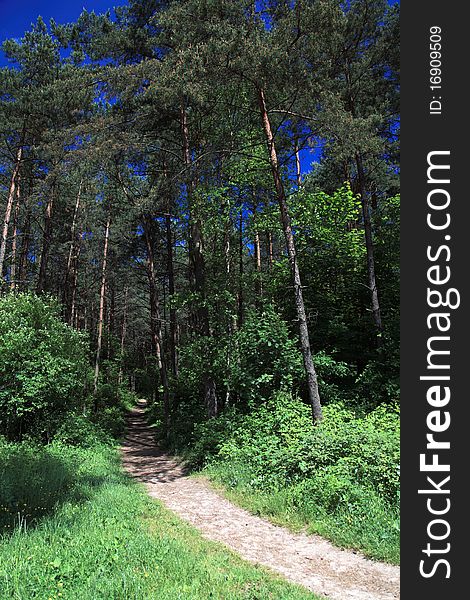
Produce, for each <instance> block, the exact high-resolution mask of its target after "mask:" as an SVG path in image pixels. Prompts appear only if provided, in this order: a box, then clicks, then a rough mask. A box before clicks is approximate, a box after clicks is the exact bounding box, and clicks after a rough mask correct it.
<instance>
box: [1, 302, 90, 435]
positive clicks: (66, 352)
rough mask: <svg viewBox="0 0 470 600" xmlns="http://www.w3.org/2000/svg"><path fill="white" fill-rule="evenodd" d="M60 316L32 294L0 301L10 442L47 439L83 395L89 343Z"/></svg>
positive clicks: (4, 422) (4, 419)
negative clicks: (23, 439)
mask: <svg viewBox="0 0 470 600" xmlns="http://www.w3.org/2000/svg"><path fill="white" fill-rule="evenodd" d="M58 312H59V309H58V306H57V304H55V303H54V302H53V301H52V300H48V299H44V298H39V297H36V296H34V295H30V294H20V295H18V296H15V295H7V296H4V297H2V298H0V381H1V383H0V431H1V432H3V433H4V434H5V435H7V436H8V437H9V438H11V439H15V438H20V437H22V436H24V435H34V436H36V437H41V436H42V437H44V436H46V437H49V436H50V434H51V433H52V431H51V429H50V427H51V424H52V423H54V422H56V421H57V418H56V417H57V415H59V414H63V413H66V412H68V411H70V410H73V408H74V407H76V406H78V403H79V401H80V398H81V397H82V396H83V393H84V383H85V378H86V376H87V373H88V371H89V367H88V364H87V344H86V338H85V336H84V335H82V334H80V333H78V332H77V331H75V330H73V329H72V328H70V327H68V326H67V325H65V324H64V323H62V322H61V320H60V319H59V316H58Z"/></svg>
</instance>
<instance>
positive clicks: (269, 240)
mask: <svg viewBox="0 0 470 600" xmlns="http://www.w3.org/2000/svg"><path fill="white" fill-rule="evenodd" d="M266 237H267V240H266V241H267V254H268V269H269V270H270V271H271V269H272V268H273V234H272V233H271V232H270V231H268V232H267V233H266Z"/></svg>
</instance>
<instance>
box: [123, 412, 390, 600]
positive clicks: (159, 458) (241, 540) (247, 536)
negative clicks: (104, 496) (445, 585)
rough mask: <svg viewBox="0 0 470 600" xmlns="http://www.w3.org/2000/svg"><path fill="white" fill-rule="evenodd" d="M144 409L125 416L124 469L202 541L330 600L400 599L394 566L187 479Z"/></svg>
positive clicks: (199, 481) (201, 481)
mask: <svg viewBox="0 0 470 600" xmlns="http://www.w3.org/2000/svg"><path fill="white" fill-rule="evenodd" d="M144 406H145V405H144V404H141V405H140V406H139V407H137V408H135V409H134V410H133V411H132V413H131V415H130V417H129V423H128V425H129V429H128V436H127V438H126V440H125V443H124V445H123V447H122V455H123V464H124V467H125V469H126V470H127V471H128V472H129V473H130V474H131V475H132V476H134V477H136V478H137V479H139V480H140V481H142V482H144V483H145V485H146V487H147V489H148V491H149V494H150V495H151V496H152V497H154V498H158V499H159V500H161V501H162V502H163V503H164V504H165V505H166V506H167V507H168V508H169V509H171V510H172V511H174V512H175V513H177V514H178V515H179V516H180V517H181V518H183V519H185V520H186V521H189V522H190V523H192V524H193V525H195V526H196V527H197V528H198V529H199V530H200V531H201V533H202V534H203V535H204V537H206V538H209V539H211V540H216V541H218V542H222V543H223V544H225V545H226V546H228V547H229V548H231V549H232V550H234V551H235V552H237V553H238V554H239V555H240V556H242V557H243V558H245V559H246V560H249V561H251V562H254V563H259V564H261V565H264V566H266V567H270V568H271V569H273V570H274V571H276V572H278V573H281V574H282V575H284V576H285V577H286V578H287V579H289V580H290V581H293V582H295V583H298V584H300V585H303V586H304V587H306V588H308V589H309V590H311V591H313V592H315V593H317V594H322V595H324V596H328V597H329V598H332V599H334V600H392V599H396V598H399V568H398V567H395V566H392V565H387V564H384V563H378V562H373V561H371V560H368V559H366V558H364V557H362V556H361V555H359V554H355V553H354V552H352V551H348V550H340V549H338V548H336V547H334V546H333V545H332V544H330V543H329V542H327V541H326V540H324V539H323V538H320V537H318V536H310V535H309V536H307V535H304V534H299V533H291V532H290V531H288V530H287V529H284V528H283V527H278V526H275V525H272V524H271V523H269V522H267V521H265V520H263V519H261V518H259V517H256V516H254V515H252V514H250V513H249V512H247V511H246V510H243V509H241V508H238V507H237V506H234V505H233V504H232V503H231V502H229V501H228V500H226V499H224V498H222V497H221V496H220V495H219V494H217V493H216V492H215V491H214V490H213V489H212V488H211V487H210V486H209V484H208V483H207V482H205V481H204V480H197V479H196V480H195V479H192V478H189V477H187V476H186V474H185V471H184V469H183V468H182V466H181V465H180V464H178V462H177V460H175V459H174V458H172V457H170V456H168V455H167V454H165V453H164V452H162V451H161V450H159V449H158V448H157V447H156V445H155V442H154V439H153V433H152V430H151V429H150V428H149V427H148V426H147V424H146V422H145V417H144V412H143V411H144Z"/></svg>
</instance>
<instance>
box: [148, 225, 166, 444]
mask: <svg viewBox="0 0 470 600" xmlns="http://www.w3.org/2000/svg"><path fill="white" fill-rule="evenodd" d="M143 227H144V236H145V244H146V248H147V277H148V281H149V291H150V333H151V336H152V346H153V350H154V353H155V357H156V360H157V367H158V371H159V374H160V381H161V384H162V387H163V413H164V421H165V428H166V433H167V434H168V433H169V430H170V411H171V406H170V388H169V385H168V373H167V368H166V361H165V355H164V352H163V336H162V320H161V316H160V299H159V296H158V287H157V277H156V272H155V259H154V253H153V246H154V238H153V232H152V222H151V219H150V217H148V216H147V217H144V219H143Z"/></svg>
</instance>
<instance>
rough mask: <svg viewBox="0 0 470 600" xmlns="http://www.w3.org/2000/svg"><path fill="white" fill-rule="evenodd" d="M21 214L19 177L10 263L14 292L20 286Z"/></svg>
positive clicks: (11, 286)
mask: <svg viewBox="0 0 470 600" xmlns="http://www.w3.org/2000/svg"><path fill="white" fill-rule="evenodd" d="M19 213H20V182H19V175H18V183H17V186H16V206H15V213H14V216H13V239H12V241H11V261H10V290H11V291H14V290H15V289H16V287H17V285H18V282H17V280H16V260H17V244H18V217H19Z"/></svg>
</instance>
